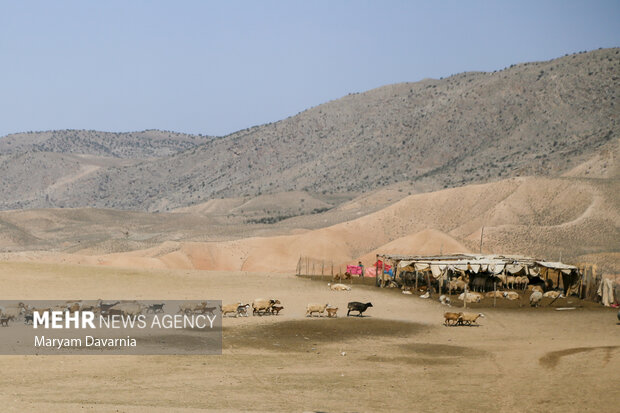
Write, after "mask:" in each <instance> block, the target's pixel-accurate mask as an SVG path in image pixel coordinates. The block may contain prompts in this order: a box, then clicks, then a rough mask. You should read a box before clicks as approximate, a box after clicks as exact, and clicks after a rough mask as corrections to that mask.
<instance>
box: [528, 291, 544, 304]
mask: <svg viewBox="0 0 620 413" xmlns="http://www.w3.org/2000/svg"><path fill="white" fill-rule="evenodd" d="M542 298H543V295H542V293H541V292H540V291H534V292H533V293H532V295H530V306H532V307H538V305H539V304H540V300H542Z"/></svg>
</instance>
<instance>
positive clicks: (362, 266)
mask: <svg viewBox="0 0 620 413" xmlns="http://www.w3.org/2000/svg"><path fill="white" fill-rule="evenodd" d="M357 266H358V267H360V268H361V269H362V272H360V277H363V276H364V274H365V273H364V264H362V262H361V261H358V262H357Z"/></svg>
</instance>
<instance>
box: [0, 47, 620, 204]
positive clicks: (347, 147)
mask: <svg viewBox="0 0 620 413" xmlns="http://www.w3.org/2000/svg"><path fill="white" fill-rule="evenodd" d="M619 76H620V49H617V48H614V49H603V50H597V51H592V52H588V53H580V54H573V55H569V56H565V57H562V58H559V59H554V60H551V61H547V62H535V63H522V64H517V65H513V66H511V67H510V68H507V69H505V70H501V71H497V72H493V73H482V72H471V73H462V74H458V75H454V76H451V77H448V78H446V79H439V80H434V79H427V80H423V81H420V82H415V83H400V84H395V85H390V86H384V87H381V88H378V89H374V90H371V91H368V92H365V93H358V94H351V95H349V96H345V97H343V98H341V99H338V100H335V101H331V102H328V103H325V104H323V105H319V106H317V107H314V108H312V109H308V110H306V111H304V112H302V113H300V114H298V115H296V116H293V117H290V118H287V119H284V120H281V121H278V122H274V123H270V124H266V125H261V126H256V127H253V128H250V129H246V130H242V131H238V132H236V133H233V134H231V135H228V136H224V137H217V138H215V137H213V138H209V137H203V136H189V135H183V134H175V133H172V132H161V131H145V132H139V133H129V134H114V133H101V132H93V131H53V132H43V133H29V134H18V135H10V136H7V137H4V138H0V174H2V176H3V185H2V187H0V209H20V208H48V207H65V208H67V207H102V208H115V209H129V210H142V211H169V210H173V209H175V208H179V207H187V206H191V205H197V204H200V203H203V202H207V201H209V200H213V199H217V198H238V197H254V196H256V195H260V194H273V193H279V192H289V191H305V192H309V193H312V194H314V196H316V197H318V198H321V197H322V196H324V195H328V194H349V196H348V197H344V198H342V197H341V199H343V200H346V199H351V198H352V197H353V196H356V195H359V194H360V193H363V192H367V191H371V190H374V189H377V188H382V187H385V186H388V185H391V184H395V183H401V184H403V185H406V186H407V187H408V188H409V189H408V192H409V191H411V192H427V191H431V190H438V189H442V188H448V187H456V186H462V185H466V184H471V183H482V182H490V181H497V180H501V179H505V178H508V177H513V176H530V175H536V176H558V175H560V174H561V173H563V172H565V171H566V170H569V169H571V168H572V167H574V166H575V165H577V164H578V163H580V162H582V161H584V160H586V159H587V158H589V157H590V156H591V155H592V154H594V153H595V152H596V151H597V150H598V149H600V148H601V147H603V146H604V145H605V144H607V143H609V142H610V141H612V140H613V139H614V138H617V137H618V135H619V128H620V126H619V116H618V113H619V112H620V109H619V108H618V105H617V102H616V96H617V95H618V90H619V85H620V82H619V81H618V80H619ZM323 202H325V200H324V201H323ZM327 203H329V202H327ZM331 205H334V204H331Z"/></svg>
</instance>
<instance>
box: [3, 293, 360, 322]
mask: <svg viewBox="0 0 620 413" xmlns="http://www.w3.org/2000/svg"><path fill="white" fill-rule="evenodd" d="M349 289H350V288H349ZM165 305H166V304H165V303H155V304H145V303H141V302H138V301H135V300H133V301H111V302H106V301H103V300H90V301H67V302H64V303H62V304H58V305H55V306H51V307H46V308H34V307H32V306H30V305H28V304H25V303H23V302H19V303H13V304H8V305H5V306H0V326H3V327H6V326H8V325H9V322H14V321H18V320H23V321H24V323H25V324H33V321H34V316H35V314H37V313H38V314H39V315H42V314H44V313H49V314H52V313H53V312H61V313H63V314H64V313H65V312H69V313H71V314H73V313H75V312H77V311H92V312H94V313H95V314H99V315H100V316H102V317H107V316H124V317H136V316H138V315H142V314H145V315H146V314H157V313H164V312H165V310H164V306H165ZM369 307H372V303H360V302H357V301H351V302H349V303H348V304H347V310H348V311H347V316H350V315H352V314H351V312H357V314H355V315H357V316H362V314H363V313H364V312H365V311H366V310H367V309H368V308H369ZM250 309H251V310H252V315H253V316H264V315H278V314H280V311H282V310H283V309H284V306H283V305H282V303H281V302H280V300H277V299H263V298H257V299H255V300H254V301H253V302H252V303H251V304H242V303H241V302H237V303H233V304H224V305H220V306H219V310H220V312H221V315H222V317H231V316H232V317H248V316H249V314H250ZM217 310H218V307H217V306H213V305H210V303H209V302H208V301H200V302H186V303H182V304H180V305H179V308H178V311H177V314H184V315H192V314H194V315H197V314H205V315H207V314H208V315H214V314H215V312H216V311H217ZM337 313H338V307H334V306H331V305H329V304H308V305H307V307H306V316H307V317H312V316H315V315H318V316H322V315H325V314H327V317H329V318H334V317H337Z"/></svg>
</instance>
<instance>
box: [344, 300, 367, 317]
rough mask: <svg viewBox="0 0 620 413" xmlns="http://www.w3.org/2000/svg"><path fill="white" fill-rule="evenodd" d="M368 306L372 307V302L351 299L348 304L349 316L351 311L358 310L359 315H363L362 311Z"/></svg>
mask: <svg viewBox="0 0 620 413" xmlns="http://www.w3.org/2000/svg"><path fill="white" fill-rule="evenodd" d="M368 307H372V303H360V302H358V301H351V302H350V303H349V304H347V309H348V311H347V317H349V314H350V313H351V311H357V312H358V313H359V314H358V315H357V316H358V317H362V313H363V312H364V311H366V310H367V309H368Z"/></svg>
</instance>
